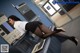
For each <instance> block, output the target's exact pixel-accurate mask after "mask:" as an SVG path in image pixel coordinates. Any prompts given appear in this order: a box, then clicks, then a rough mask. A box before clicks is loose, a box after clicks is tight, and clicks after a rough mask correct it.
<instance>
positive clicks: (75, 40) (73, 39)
mask: <svg viewBox="0 0 80 53" xmlns="http://www.w3.org/2000/svg"><path fill="white" fill-rule="evenodd" d="M70 40H71V41H73V42H74V43H75V44H76V46H77V45H78V39H77V38H76V37H74V36H72V37H71V38H70Z"/></svg>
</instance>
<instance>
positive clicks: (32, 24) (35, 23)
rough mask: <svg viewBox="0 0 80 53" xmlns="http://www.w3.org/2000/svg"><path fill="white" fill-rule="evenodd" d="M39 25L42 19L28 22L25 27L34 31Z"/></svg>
mask: <svg viewBox="0 0 80 53" xmlns="http://www.w3.org/2000/svg"><path fill="white" fill-rule="evenodd" d="M39 25H42V23H41V22H40V21H33V22H29V23H27V24H26V26H25V29H26V30H28V31H31V32H32V33H34V32H35V30H36V28H37V27H38V26H39Z"/></svg>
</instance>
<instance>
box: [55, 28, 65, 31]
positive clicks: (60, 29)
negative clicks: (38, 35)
mask: <svg viewBox="0 0 80 53" xmlns="http://www.w3.org/2000/svg"><path fill="white" fill-rule="evenodd" d="M54 31H58V32H65V30H64V29H63V28H57V27H55V28H54Z"/></svg>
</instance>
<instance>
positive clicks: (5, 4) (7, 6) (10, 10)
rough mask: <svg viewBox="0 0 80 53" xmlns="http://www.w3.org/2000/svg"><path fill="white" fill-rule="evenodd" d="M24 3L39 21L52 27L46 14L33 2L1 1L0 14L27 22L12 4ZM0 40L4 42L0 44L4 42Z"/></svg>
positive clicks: (20, 0) (24, 0) (19, 0)
mask: <svg viewBox="0 0 80 53" xmlns="http://www.w3.org/2000/svg"><path fill="white" fill-rule="evenodd" d="M22 2H25V3H26V4H27V5H28V6H29V7H30V8H31V9H32V10H33V11H34V13H35V14H36V15H37V16H39V17H40V18H39V19H40V20H41V21H42V22H43V23H44V24H45V25H46V26H50V25H52V23H51V21H50V20H48V19H47V17H46V16H45V14H44V13H43V12H42V11H41V10H40V9H39V8H38V7H37V6H36V5H35V4H34V3H32V1H31V0H16V1H15V0H0V13H1V12H2V13H4V14H5V15H6V16H7V17H8V16H10V15H16V16H17V17H19V18H20V19H21V20H25V18H24V17H23V16H22V15H21V14H20V13H19V12H18V11H17V10H16V9H15V8H14V7H12V5H11V3H13V4H14V5H19V4H21V3H22ZM0 40H2V41H0V43H3V42H4V41H3V39H2V38H0Z"/></svg>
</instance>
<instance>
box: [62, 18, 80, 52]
mask: <svg viewBox="0 0 80 53" xmlns="http://www.w3.org/2000/svg"><path fill="white" fill-rule="evenodd" d="M63 28H64V29H65V30H66V33H65V34H67V35H68V36H75V37H77V38H78V40H79V41H78V45H77V46H76V45H75V44H74V43H73V42H71V41H70V40H67V41H65V42H63V43H62V48H61V51H62V52H61V53H80V17H78V18H76V19H75V20H73V21H71V22H70V23H68V24H66V25H64V26H63Z"/></svg>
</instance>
